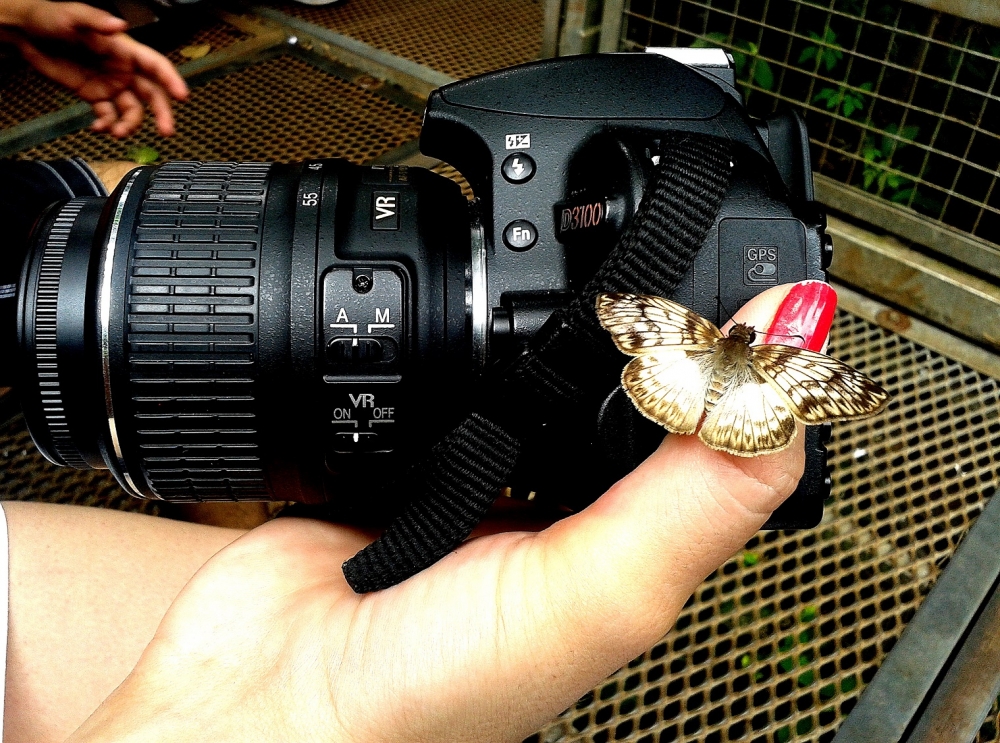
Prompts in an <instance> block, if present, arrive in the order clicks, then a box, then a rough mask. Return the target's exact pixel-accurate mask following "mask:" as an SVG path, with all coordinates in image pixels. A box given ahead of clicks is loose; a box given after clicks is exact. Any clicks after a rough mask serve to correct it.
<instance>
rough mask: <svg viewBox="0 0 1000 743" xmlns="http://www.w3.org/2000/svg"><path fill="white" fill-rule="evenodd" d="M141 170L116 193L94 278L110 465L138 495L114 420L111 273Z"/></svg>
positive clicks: (134, 171) (135, 171)
mask: <svg viewBox="0 0 1000 743" xmlns="http://www.w3.org/2000/svg"><path fill="white" fill-rule="evenodd" d="M142 172H143V171H142V169H136V170H133V171H132V173H130V174H129V176H128V180H127V181H126V182H125V185H124V187H122V188H121V191H120V193H119V195H118V201H117V203H116V204H115V209H114V214H113V216H112V218H111V223H110V225H109V227H108V237H107V240H106V241H105V243H104V250H103V253H102V255H101V257H100V258H101V259H100V263H99V267H98V279H97V287H98V296H97V315H98V334H99V348H100V353H101V376H102V379H103V381H104V408H105V413H106V415H107V422H108V435H109V437H110V439H111V446H112V448H113V454H114V456H115V460H116V461H115V463H114V464H117V467H112V469H113V470H115V474H120V475H121V477H119V478H118V480H119V482H120V483H121V484H122V485H123V486H124V487H125V489H126V490H128V491H129V494H130V495H134V496H136V497H138V498H144V497H148V496H145V495H143V494H142V492H141V491H140V489H139V488H138V487H137V486H136V483H135V480H134V479H133V478H132V475H131V474H130V473H129V471H128V467H127V465H126V463H125V455H124V453H123V450H122V445H121V441H120V439H119V434H118V426H117V422H116V420H115V406H114V401H113V400H112V394H111V280H112V277H113V276H114V265H115V252H116V246H117V243H118V233H119V230H120V229H121V223H122V217H123V215H124V213H125V205H126V203H127V202H128V197H129V192H130V191H131V190H132V188H134V187H135V184H136V181H137V179H138V178H139V176H140V175H141V174H142ZM108 464H109V466H110V465H111V464H113V463H111V462H109V463H108Z"/></svg>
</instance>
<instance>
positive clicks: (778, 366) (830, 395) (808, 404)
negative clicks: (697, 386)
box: [751, 345, 889, 424]
mask: <svg viewBox="0 0 1000 743" xmlns="http://www.w3.org/2000/svg"><path fill="white" fill-rule="evenodd" d="M751 363H752V364H753V367H754V369H755V370H756V371H757V372H758V373H759V374H761V375H762V376H763V377H764V378H765V379H767V380H769V381H770V382H771V383H772V385H773V387H774V389H775V390H776V391H777V392H778V393H779V394H780V395H781V396H782V397H783V398H784V399H785V401H786V402H787V403H788V404H789V406H790V407H791V410H792V413H793V414H794V415H795V417H796V418H798V419H799V420H800V421H802V422H803V423H808V424H816V423H827V422H830V421H838V420H849V419H851V418H866V417H868V416H870V415H874V414H875V413H877V412H879V411H880V410H882V408H884V407H885V406H886V404H887V403H888V402H889V393H888V392H886V391H885V390H884V389H882V388H881V387H880V386H879V385H878V384H876V383H875V382H874V381H872V380H871V379H869V378H868V377H866V376H865V375H864V374H862V373H861V372H859V371H857V370H856V369H852V368H851V367H849V366H848V365H847V364H845V363H843V362H842V361H837V359H834V358H831V357H829V356H824V355H823V354H821V353H816V352H814V351H807V350H805V349H801V348H793V347H792V346H779V345H764V346H755V347H754V349H753V357H752V360H751Z"/></svg>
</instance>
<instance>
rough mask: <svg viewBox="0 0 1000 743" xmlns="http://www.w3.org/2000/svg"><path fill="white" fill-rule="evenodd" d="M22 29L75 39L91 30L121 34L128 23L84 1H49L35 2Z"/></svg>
mask: <svg viewBox="0 0 1000 743" xmlns="http://www.w3.org/2000/svg"><path fill="white" fill-rule="evenodd" d="M22 28H23V29H24V30H25V31H26V32H27V33H30V34H32V35H34V36H45V37H49V38H54V39H62V40H64V41H74V42H75V41H79V40H80V39H81V37H83V36H85V35H86V34H88V33H98V34H116V33H121V32H123V31H125V30H126V29H127V28H128V23H126V22H125V21H124V20H122V19H121V18H116V17H115V16H113V15H111V14H110V13H108V12H107V11H104V10H99V9H97V8H94V7H92V6H90V5H85V4H84V3H75V2H65V3H64V2H58V3H56V2H48V1H47V0H46V1H43V2H37V3H34V4H32V7H31V10H30V11H29V12H28V14H27V16H26V18H25V20H24V22H23V24H22Z"/></svg>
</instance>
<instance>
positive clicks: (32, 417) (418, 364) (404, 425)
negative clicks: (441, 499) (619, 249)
mask: <svg viewBox="0 0 1000 743" xmlns="http://www.w3.org/2000/svg"><path fill="white" fill-rule="evenodd" d="M386 214H388V215H389V217H390V219H389V220H388V223H387V221H386V220H385V219H383V217H384V216H385V215H386ZM387 225H388V229H387ZM469 263H470V237H469V212H468V206H467V203H466V201H465V199H464V197H463V196H462V195H461V193H460V190H459V189H458V187H457V186H455V184H453V183H451V182H449V181H446V180H445V179H443V178H441V177H439V176H436V175H434V174H431V173H427V172H422V171H421V172H417V171H414V170H410V171H407V169H405V168H359V167H356V166H353V165H350V164H349V163H345V162H342V161H336V160H317V161H311V162H307V163H301V164H294V165H273V164H267V163H200V162H178V163H171V164H169V165H165V166H162V167H160V168H139V169H137V170H134V171H133V172H132V173H131V174H130V175H129V176H127V177H126V179H125V180H124V181H123V182H122V184H120V186H119V188H118V189H117V190H116V191H115V193H114V194H112V196H111V197H110V198H109V199H107V200H105V199H77V200H74V201H70V202H64V203H62V204H59V205H55V206H54V207H53V208H52V209H50V211H49V212H48V213H47V214H46V215H45V217H44V218H43V220H42V221H41V222H40V224H39V225H38V227H37V228H36V230H35V233H34V236H33V244H32V247H31V249H30V253H29V257H28V259H27V261H26V265H25V270H24V271H23V273H22V279H21V284H20V287H19V297H20V305H19V318H18V343H19V356H20V358H19V361H18V364H19V368H20V381H19V387H20V389H21V393H22V398H23V403H24V404H23V407H24V410H25V415H26V419H27V421H28V425H29V429H30V430H31V433H32V436H33V437H34V439H35V441H36V443H37V444H38V446H39V449H40V450H41V451H42V452H43V454H45V456H46V457H48V458H49V459H50V460H52V461H53V462H55V463H57V464H63V465H69V466H73V467H78V468H93V467H102V468H103V467H107V468H110V469H111V470H112V471H113V472H114V473H115V475H116V476H117V478H118V480H119V481H120V482H121V483H122V485H123V487H125V488H126V489H127V490H128V491H130V492H131V493H132V494H134V495H138V496H141V497H146V498H158V499H165V500H174V501H192V500H193V501H204V500H262V499H264V500H266V499H271V498H273V499H278V500H298V501H306V502H316V501H322V500H328V499H330V498H331V497H336V475H337V473H338V472H340V471H341V470H343V469H346V468H345V467H343V465H342V460H343V459H344V458H345V457H347V458H351V459H356V457H357V455H365V456H366V457H367V459H368V460H371V464H372V465H375V466H380V465H382V464H385V465H388V464H390V463H393V465H395V463H396V460H397V459H399V458H400V457H402V456H403V452H404V451H406V450H408V449H415V448H416V447H415V446H414V442H413V440H412V439H413V438H414V437H420V436H425V435H427V434H432V435H433V434H434V433H435V432H436V431H437V429H438V428H439V427H440V426H442V425H445V422H444V421H443V420H441V416H438V417H437V418H435V416H433V414H432V403H431V402H430V401H431V400H433V399H434V396H435V395H438V396H443V395H450V396H452V397H454V395H455V394H460V391H461V390H463V389H464V388H465V387H466V386H467V385H468V383H469V380H470V378H471V375H472V372H473V367H474V363H473V354H472V344H471V327H472V318H471V311H470V310H469V308H468V307H467V303H468V302H469V297H468V294H469V292H470V291H471V289H470V286H471V285H470V280H469V279H468V278H467V275H468V274H469V273H470V271H469V269H468V266H469ZM355 464H356V462H355ZM351 469H352V470H356V469H357V467H356V466H355V467H352V468H351Z"/></svg>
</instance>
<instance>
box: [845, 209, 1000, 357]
mask: <svg viewBox="0 0 1000 743" xmlns="http://www.w3.org/2000/svg"><path fill="white" fill-rule="evenodd" d="M828 231H829V233H830V235H832V236H833V238H834V245H835V249H834V252H833V263H832V264H831V266H830V273H831V274H832V275H833V276H835V277H836V278H838V279H840V280H841V281H844V282H845V283H848V284H851V285H853V286H857V287H861V288H862V289H864V290H865V291H866V292H868V293H871V294H874V295H875V296H879V297H883V298H885V299H886V300H887V301H889V302H892V303H893V304H895V305H898V306H900V307H903V308H905V309H907V310H909V311H912V312H914V313H915V314H917V315H920V316H922V317H925V318H927V319H928V320H930V321H932V322H934V323H937V324H940V325H942V326H944V327H947V328H949V329H951V330H953V331H954V332H956V333H958V334H960V335H963V336H965V337H967V338H971V339H973V340H975V341H976V342H978V343H982V344H984V345H986V346H987V347H989V348H992V349H995V350H1000V286H998V285H997V284H996V283H993V282H989V281H984V280H983V279H979V278H977V277H975V276H972V275H970V274H968V273H965V272H964V271H961V270H959V269H957V268H953V267H952V266H950V265H948V264H946V263H943V262H941V261H938V260H935V259H934V258H931V257H929V256H926V255H923V254H921V253H918V252H916V251H915V250H913V249H911V248H908V247H906V246H905V245H903V244H902V243H900V242H899V241H898V240H896V239H895V238H892V237H886V236H880V235H875V234H872V233H871V232H869V231H867V230H865V229H862V228H861V227H858V226H856V225H853V224H850V223H848V222H844V221H843V220H840V219H836V218H830V220H829V230H828Z"/></svg>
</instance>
